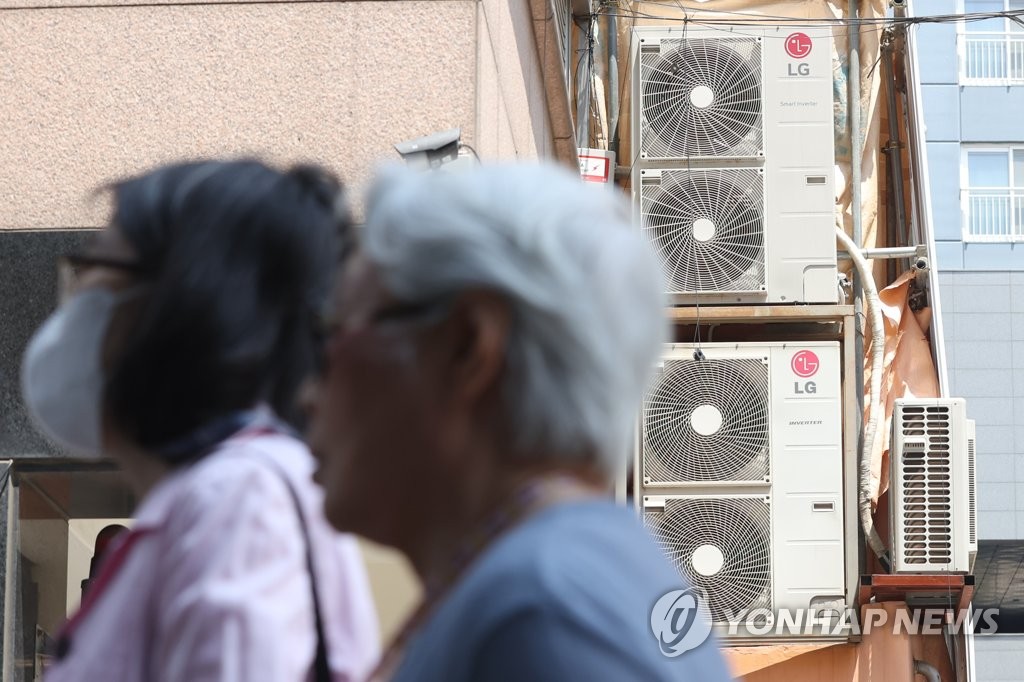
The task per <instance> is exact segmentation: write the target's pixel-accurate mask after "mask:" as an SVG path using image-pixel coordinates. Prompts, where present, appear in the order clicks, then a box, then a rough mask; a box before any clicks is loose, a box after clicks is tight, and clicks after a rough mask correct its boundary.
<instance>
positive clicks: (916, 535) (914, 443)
mask: <svg viewBox="0 0 1024 682" xmlns="http://www.w3.org/2000/svg"><path fill="white" fill-rule="evenodd" d="M974 450H975V437H974V421H973V420H971V419H967V404H966V401H965V400H964V399H963V398H902V399H899V400H897V401H896V402H895V407H894V408H893V416H892V444H891V447H890V451H889V463H890V467H891V469H890V472H891V473H890V480H889V490H890V493H889V495H890V500H889V506H890V510H891V515H892V520H891V528H892V545H893V553H892V554H893V564H892V567H893V570H894V571H897V572H903V573H933V572H943V573H945V572H961V573H970V572H971V570H972V569H973V566H974V557H975V555H976V554H977V552H978V536H977V503H976V499H975V480H974V478H975V475H974V472H975V465H974V458H975V452H974Z"/></svg>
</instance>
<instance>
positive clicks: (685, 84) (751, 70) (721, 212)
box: [631, 26, 838, 304]
mask: <svg viewBox="0 0 1024 682" xmlns="http://www.w3.org/2000/svg"><path fill="white" fill-rule="evenodd" d="M633 45H634V48H633V54H632V59H633V78H632V85H633V90H632V119H631V120H632V144H633V154H634V156H635V157H636V162H635V163H634V164H633V174H632V186H633V194H634V198H635V205H636V209H637V221H638V223H639V224H641V225H642V229H644V230H645V232H646V233H647V234H648V236H649V237H650V238H651V240H652V241H653V242H654V243H655V245H656V246H657V248H658V250H659V251H660V253H661V255H662V257H663V259H664V260H665V263H666V266H667V268H668V272H669V276H670V282H671V284H670V293H671V294H672V295H673V297H674V299H675V301H676V302H677V303H682V304H686V303H694V302H704V303H835V302H836V301H837V300H838V287H837V279H836V272H837V271H836V244H835V224H836V219H835V196H834V177H833V175H834V173H833V166H834V163H835V153H834V142H833V137H834V114H833V105H832V83H833V75H832V36H831V32H830V30H829V29H827V28H814V29H812V28H803V29H800V30H794V29H789V28H783V27H768V28H764V27H751V26H744V27H732V28H731V29H730V30H725V29H709V28H700V29H694V28H685V27H671V28H664V27H641V28H637V29H636V30H635V36H634V41H633Z"/></svg>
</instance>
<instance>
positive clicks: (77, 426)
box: [21, 287, 135, 459]
mask: <svg viewBox="0 0 1024 682" xmlns="http://www.w3.org/2000/svg"><path fill="white" fill-rule="evenodd" d="M134 294H135V291H131V290H130V291H126V292H113V291H110V290H109V289H104V288H101V287H95V288H90V289H86V290H84V291H82V292H80V293H78V294H76V295H75V296H74V297H73V298H71V299H70V300H69V301H68V302H67V303H65V304H64V305H62V306H61V307H60V308H58V309H57V311H56V312H54V313H53V315H51V316H50V318H49V319H48V320H46V322H44V323H43V325H42V326H41V327H39V329H38V330H36V333H35V335H34V336H33V337H32V340H31V341H30V342H29V344H28V348H26V349H25V356H24V358H23V361H22V365H21V395H22V398H23V399H24V401H25V406H26V407H27V408H28V412H29V415H31V417H32V419H33V421H34V422H35V424H36V426H37V427H38V428H39V430H40V431H42V432H43V433H44V434H45V435H46V436H48V437H49V438H50V439H52V440H53V441H54V442H56V443H57V444H58V445H60V446H61V447H62V448H64V449H66V450H67V451H68V452H69V453H70V454H72V455H75V456H78V457H84V458H88V459H98V458H99V457H100V456H101V453H102V450H103V427H102V413H103V408H102V401H103V385H104V380H105V379H104V376H103V369H102V366H101V357H100V356H101V354H102V352H103V342H104V339H105V338H106V336H107V328H108V327H109V325H110V318H111V316H112V315H113V312H114V310H115V309H116V308H117V306H118V305H120V304H121V302H123V301H124V300H125V299H126V298H129V297H132V296H134Z"/></svg>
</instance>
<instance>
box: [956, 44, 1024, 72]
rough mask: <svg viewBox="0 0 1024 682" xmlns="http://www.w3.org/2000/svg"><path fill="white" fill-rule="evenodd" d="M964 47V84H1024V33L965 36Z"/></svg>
mask: <svg viewBox="0 0 1024 682" xmlns="http://www.w3.org/2000/svg"><path fill="white" fill-rule="evenodd" d="M961 46H962V50H961V55H962V59H963V63H962V64H961V68H960V82H961V83H962V84H964V85H1010V84H1015V83H1019V84H1024V33H1022V34H1017V33H965V34H963V35H962V36H961Z"/></svg>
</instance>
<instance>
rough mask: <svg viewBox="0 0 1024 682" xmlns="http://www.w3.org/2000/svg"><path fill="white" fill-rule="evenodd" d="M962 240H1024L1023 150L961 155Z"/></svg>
mask: <svg viewBox="0 0 1024 682" xmlns="http://www.w3.org/2000/svg"><path fill="white" fill-rule="evenodd" d="M961 173H962V175H963V178H962V180H963V182H962V184H961V187H966V189H965V190H964V191H963V194H964V197H963V206H964V216H965V222H964V241H971V242H1009V241H1024V147H1002V148H998V147H970V148H965V149H964V152H963V161H962V169H961Z"/></svg>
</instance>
